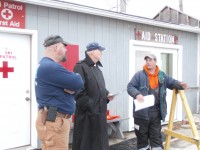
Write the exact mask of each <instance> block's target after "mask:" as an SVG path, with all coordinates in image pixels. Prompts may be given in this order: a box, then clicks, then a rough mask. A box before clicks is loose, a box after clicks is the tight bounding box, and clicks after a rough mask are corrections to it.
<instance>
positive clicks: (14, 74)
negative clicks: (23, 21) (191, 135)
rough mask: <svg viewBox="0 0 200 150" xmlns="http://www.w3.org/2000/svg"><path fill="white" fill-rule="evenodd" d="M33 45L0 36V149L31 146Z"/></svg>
mask: <svg viewBox="0 0 200 150" xmlns="http://www.w3.org/2000/svg"><path fill="white" fill-rule="evenodd" d="M30 41H31V40H30V36H29V35H23V34H11V33H0V93H1V94H0V101H1V108H0V118H1V123H0V141H1V142H0V149H9V148H14V147H20V146H25V145H29V144H30V61H31V57H30V44H31V43H30Z"/></svg>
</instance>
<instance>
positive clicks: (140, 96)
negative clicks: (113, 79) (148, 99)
mask: <svg viewBox="0 0 200 150" xmlns="http://www.w3.org/2000/svg"><path fill="white" fill-rule="evenodd" d="M136 99H137V100H138V102H140V103H142V102H144V97H143V95H142V94H139V95H137V96H136Z"/></svg>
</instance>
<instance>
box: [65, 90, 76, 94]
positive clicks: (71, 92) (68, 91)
mask: <svg viewBox="0 0 200 150" xmlns="http://www.w3.org/2000/svg"><path fill="white" fill-rule="evenodd" d="M64 91H65V92H66V93H68V94H74V93H75V91H70V90H67V89H64Z"/></svg>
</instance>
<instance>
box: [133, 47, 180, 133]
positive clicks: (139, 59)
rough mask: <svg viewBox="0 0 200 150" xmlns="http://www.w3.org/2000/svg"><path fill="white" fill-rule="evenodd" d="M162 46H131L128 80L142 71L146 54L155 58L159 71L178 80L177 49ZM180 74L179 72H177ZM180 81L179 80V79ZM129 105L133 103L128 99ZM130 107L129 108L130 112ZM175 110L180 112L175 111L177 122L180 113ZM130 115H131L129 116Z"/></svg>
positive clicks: (169, 98) (169, 94) (168, 109)
mask: <svg viewBox="0 0 200 150" xmlns="http://www.w3.org/2000/svg"><path fill="white" fill-rule="evenodd" d="M161 46H162V45H159V47H156V45H154V46H151V45H144V46H143V45H131V47H132V48H131V49H130V55H131V56H133V57H132V59H131V56H130V57H129V58H130V61H129V63H130V64H129V68H130V69H129V71H130V74H129V76H130V79H131V78H132V76H133V75H134V74H135V73H136V72H137V71H139V70H141V69H143V66H144V64H145V60H144V57H145V55H146V54H148V53H153V54H155V55H156V57H157V65H158V67H159V68H160V70H162V71H164V72H165V73H166V74H168V75H169V76H171V77H173V78H174V79H179V76H178V70H179V68H178V61H179V60H178V59H180V57H178V49H177V48H176V47H175V48H173V47H165V46H166V44H165V45H163V47H161ZM179 73H181V72H179ZM179 80H180V79H179ZM172 92H173V91H172V90H167V97H166V100H167V116H166V120H165V121H166V122H167V121H168V120H169V114H170V107H171V100H172ZM130 101H131V103H133V100H132V99H131V98H130ZM179 107H182V106H180V105H179V104H177V107H176V108H179ZM132 109H133V108H132V106H131V107H130V108H129V110H130V112H132ZM177 110H182V109H181V108H180V109H176V112H175V116H174V119H175V120H178V119H180V113H181V112H179V113H177ZM131 115H132V114H131ZM132 122H133V120H130V127H129V130H132V129H133V126H132V124H133V123H132Z"/></svg>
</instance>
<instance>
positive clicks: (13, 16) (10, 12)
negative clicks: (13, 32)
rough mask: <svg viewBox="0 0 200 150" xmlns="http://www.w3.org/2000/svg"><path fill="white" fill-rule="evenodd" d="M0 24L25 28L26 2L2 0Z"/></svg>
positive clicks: (0, 3) (0, 2) (0, 1)
mask: <svg viewBox="0 0 200 150" xmlns="http://www.w3.org/2000/svg"><path fill="white" fill-rule="evenodd" d="M0 26H2V27H9V28H25V4H23V3H18V2H13V1H8V0H0Z"/></svg>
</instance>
